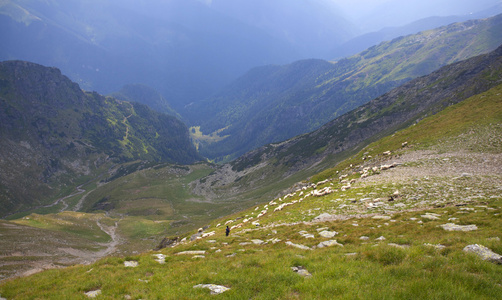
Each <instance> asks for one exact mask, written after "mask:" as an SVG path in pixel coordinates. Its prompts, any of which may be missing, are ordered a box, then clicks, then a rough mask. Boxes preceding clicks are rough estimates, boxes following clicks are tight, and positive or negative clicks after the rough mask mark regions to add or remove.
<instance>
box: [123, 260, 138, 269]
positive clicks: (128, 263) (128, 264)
mask: <svg viewBox="0 0 502 300" xmlns="http://www.w3.org/2000/svg"><path fill="white" fill-rule="evenodd" d="M124 266H125V267H127V268H136V267H137V266H138V262H137V261H134V260H131V261H124Z"/></svg>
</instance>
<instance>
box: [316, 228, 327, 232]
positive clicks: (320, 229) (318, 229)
mask: <svg viewBox="0 0 502 300" xmlns="http://www.w3.org/2000/svg"><path fill="white" fill-rule="evenodd" d="M328 229H329V228H328V227H322V228H317V229H316V230H317V232H320V231H325V230H328Z"/></svg>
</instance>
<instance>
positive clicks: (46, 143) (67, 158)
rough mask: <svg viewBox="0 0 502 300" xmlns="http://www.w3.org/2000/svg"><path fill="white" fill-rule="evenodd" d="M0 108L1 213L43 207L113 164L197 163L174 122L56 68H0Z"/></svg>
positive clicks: (20, 64) (1, 65)
mask: <svg viewBox="0 0 502 300" xmlns="http://www.w3.org/2000/svg"><path fill="white" fill-rule="evenodd" d="M0 108H1V109H0V133H1V135H0V136H1V139H0V145H1V147H0V149H1V151H0V158H1V159H0V167H1V169H2V173H1V174H0V186H1V189H0V191H1V195H0V199H1V203H2V215H5V214H6V213H8V212H13V211H16V210H19V209H24V208H28V207H34V206H37V205H43V204H47V201H48V200H49V199H52V198H53V197H55V196H57V195H59V194H60V193H64V192H66V188H67V187H68V186H71V187H73V186H74V185H75V184H76V183H77V182H81V181H82V180H85V179H84V178H85V176H91V175H92V174H94V175H96V173H97V172H102V171H103V168H109V167H110V164H113V163H121V162H128V161H132V160H149V161H157V162H172V163H180V164H189V163H193V162H195V161H197V160H199V159H200V156H199V155H198V154H197V152H196V150H195V148H194V147H193V146H192V144H191V142H190V140H189V136H188V130H187V127H186V126H185V125H184V124H183V123H182V122H181V121H179V120H178V119H176V118H174V117H171V116H167V115H164V114H161V113H157V112H155V111H152V110H151V109H149V108H148V107H147V106H145V105H142V104H139V103H131V102H125V101H119V100H116V99H113V98H111V97H104V96H101V95H99V94H98V93H96V92H84V91H83V90H81V89H80V87H79V86H78V84H76V83H74V82H72V81H70V80H69V79H68V78H67V77H66V76H64V75H62V74H61V72H60V70H59V69H56V68H48V67H44V66H41V65H38V64H34V63H29V62H23V61H7V62H2V63H0ZM105 170H106V169H105ZM41 195H42V196H41Z"/></svg>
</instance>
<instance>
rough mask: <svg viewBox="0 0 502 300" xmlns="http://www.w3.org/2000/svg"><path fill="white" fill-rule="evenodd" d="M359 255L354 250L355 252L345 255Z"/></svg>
mask: <svg viewBox="0 0 502 300" xmlns="http://www.w3.org/2000/svg"><path fill="white" fill-rule="evenodd" d="M355 255H357V253H355V252H353V253H345V256H355Z"/></svg>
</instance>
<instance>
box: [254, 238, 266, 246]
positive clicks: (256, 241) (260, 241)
mask: <svg viewBox="0 0 502 300" xmlns="http://www.w3.org/2000/svg"><path fill="white" fill-rule="evenodd" d="M251 242H252V243H253V244H255V245H263V244H266V243H265V242H264V241H262V240H259V239H255V240H251Z"/></svg>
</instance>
